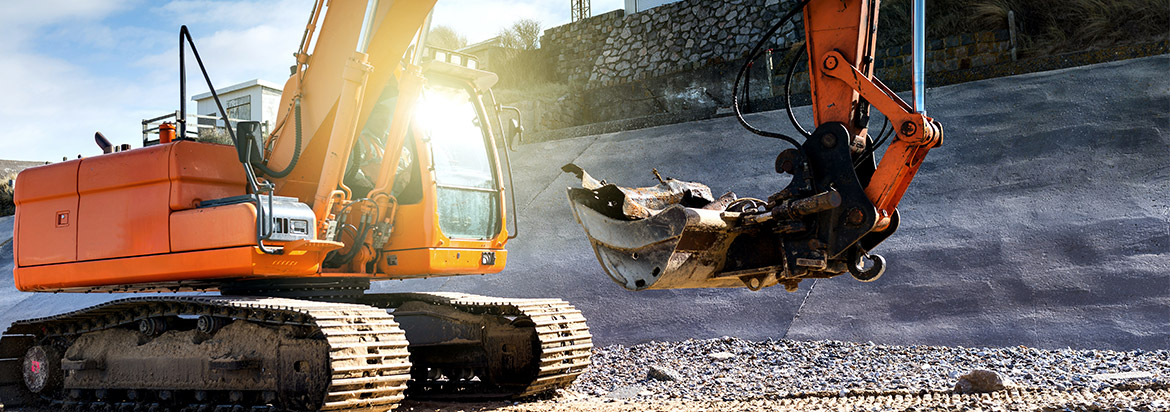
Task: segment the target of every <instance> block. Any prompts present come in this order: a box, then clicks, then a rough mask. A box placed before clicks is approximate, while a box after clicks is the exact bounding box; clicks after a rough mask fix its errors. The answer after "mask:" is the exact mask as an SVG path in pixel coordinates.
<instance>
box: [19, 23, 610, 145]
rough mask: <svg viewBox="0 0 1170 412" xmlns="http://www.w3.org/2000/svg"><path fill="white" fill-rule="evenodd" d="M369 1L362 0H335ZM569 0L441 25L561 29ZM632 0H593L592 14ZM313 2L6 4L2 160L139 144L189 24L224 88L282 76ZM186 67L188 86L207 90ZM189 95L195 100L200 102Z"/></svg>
mask: <svg viewBox="0 0 1170 412" xmlns="http://www.w3.org/2000/svg"><path fill="white" fill-rule="evenodd" d="M334 1H360V0H334ZM569 4H570V2H569V1H568V0H512V1H509V0H439V4H438V5H437V6H436V7H435V11H434V13H435V14H434V24H442V25H446V26H450V27H453V28H456V30H457V31H459V32H460V33H462V34H464V35H466V36H467V37H468V40H469V41H470V42H473V43H474V42H477V41H481V40H485V39H487V38H490V37H492V36H494V35H495V34H496V33H498V32H499V31H500V29H501V28H503V27H506V26H509V25H511V23H512V22H514V21H516V20H518V19H522V18H532V19H536V20H539V21H541V22H542V23H543V26H544V27H546V28H548V27H554V26H558V25H561V24H564V23H567V22H568V21H569ZM623 4H624V3H623V0H593V1H592V10H593V14H600V13H604V12H607V11H610V10H614V9H618V8H621V7H622V5H623ZM311 7H312V0H273V1H258V0H254V1H210V0H173V1H148V0H83V1H76V0H36V1H12V2H5V4H4V6H3V12H2V13H0V159H18V160H50V161H56V160H60V159H61V158H62V157H70V158H72V157H76V156H77V155H78V154H81V155H86V156H89V155H94V154H97V153H99V151H98V150H97V146H96V145H94V143H93V132H94V131H101V132H102V133H103V134H104V135H105V136H106V137H108V138H109V139H110V140H111V141H112V142H114V143H119V144H120V143H131V144H134V145H135V146H138V145H139V144H140V142H141V136H142V135H141V124H140V122H141V121H142V119H144V118H149V117H155V116H158V115H161V114H164V113H168V112H172V111H174V110H177V109H178V99H179V97H178V93H179V92H178V80H177V79H178V51H177V50H178V49H177V48H178V46H177V44H178V30H179V26H180V25H182V24H186V25H187V26H188V27H189V28H190V29H191V33H192V35H193V36H194V37H195V43H196V45H197V46H198V47H199V51H200V54H201V55H202V57H203V59H204V62H205V63H206V64H207V65H208V72H209V73H210V75H211V78H212V81H214V82H215V84H216V85H217V86H219V87H223V86H227V85H231V84H235V83H238V82H242V81H246V80H251V79H254V78H261V79H265V80H269V81H272V82H275V83H277V84H284V80H285V79H286V78H287V76H288V67H289V66H290V65H291V64H292V57H291V54H292V52H293V51H294V49H295V48H296V46H297V44H298V43H299V41H300V36H301V33H302V31H303V30H304V24H305V21H306V20H307V18H308V13H309V11H310V8H311ZM197 71H198V69H197V68H196V67H195V66H194V65H193V63H192V64H191V65H189V66H188V94H189V95H194V94H198V93H201V92H205V91H206V87H204V86H203V81H202V78H200V77H195V76H197V74H195V73H197ZM190 104H191V103H189V105H190Z"/></svg>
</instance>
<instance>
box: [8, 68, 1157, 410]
mask: <svg viewBox="0 0 1170 412" xmlns="http://www.w3.org/2000/svg"><path fill="white" fill-rule="evenodd" d="M1168 68H1170V55H1162V56H1155V57H1148V58H1141V59H1133V60H1125V61H1118V62H1111V63H1104V64H1098V65H1093V66H1086V67H1078V68H1072V69H1064V70H1057V71H1050V72H1043V73H1033V74H1027V75H1021V76H1014V77H1008V78H1000V79H992V80H985V81H979V82H972V83H966V84H959V85H953V86H946V87H940V88H934V89H929V90H928V91H927V103H926V108H927V111H928V114H930V115H931V116H933V117H935V118H937V119H939V120H940V121H941V122H942V124H943V125H944V127H945V129H946V141H945V142H944V144H943V146H942V147H939V148H937V149H935V150H934V151H932V152H931V155H930V156H929V157H928V158H927V160H926V162H925V164H924V166H923V167H922V169H921V170H920V172H919V173H918V176H917V178H916V180H915V182H914V183H913V184H912V185H911V187H910V190H909V192H908V195H907V196H906V197H905V198H904V199H903V201H902V206H901V208H900V211H901V216H902V226H901V228H900V230H899V231H898V233H897V234H895V235H894V236H893V237H892V238H891V239H889V240H888V241H886V242H885V243H884V244H883V245H882V246H881V247H879V249H878V250H877V253H880V254H883V255H884V256H885V257H886V258H887V259H888V261H889V266H888V270H887V272H886V275H885V276H884V277H883V278H882V279H880V280H878V281H877V282H873V283H859V282H856V281H854V280H852V279H850V278H849V277H848V276H844V277H839V278H833V279H827V280H819V281H816V282H804V283H802V284H801V285H800V289H799V290H798V291H797V292H795V293H788V292H785V291H784V290H783V289H782V288H770V289H765V290H763V291H759V292H752V291H749V290H747V289H731V290H679V291H649V292H636V293H635V292H628V291H625V290H624V289H622V288H621V287H620V286H618V285H617V284H614V283H613V282H611V281H610V280H609V279H607V278H606V277H605V275H604V273H603V272H602V271H601V269H600V266H599V265H598V263H597V262H596V259H595V258H594V256H593V253H592V251H591V250H590V247H589V243H588V241H586V239H585V237H584V235H583V234H582V233H581V229H580V227H579V226H577V224H576V223H575V222H574V221H573V217H572V215H571V212H570V210H569V207H568V205H567V200H566V197H565V188H566V187H568V186H571V185H573V184H574V182H573V178H572V177H571V176H570V175H567V174H562V173H560V171H559V168H560V166H561V165H563V164H565V163H569V162H573V163H576V164H578V165H580V166H582V167H584V168H585V169H586V170H589V171H590V172H591V173H593V174H594V175H595V176H596V177H598V178H606V179H609V180H610V181H611V182H615V183H620V184H623V185H627V186H648V185H652V184H654V183H655V182H656V181H655V179H654V176H653V174H652V173H651V169H652V168H657V169H658V171H659V172H661V174H662V175H663V176H667V177H675V178H679V179H684V180H692V181H699V182H703V183H706V184H708V185H710V186H711V187H712V190H713V191H716V192H719V193H722V192H723V191H728V190H731V191H735V192H736V193H738V194H740V195H741V196H754V197H766V196H767V195H768V194H769V193H772V192H774V191H775V190H778V189H779V188H782V187H783V186H784V184H785V183H786V179H785V178H783V177H781V176H780V175H777V174H775V173H774V172H773V170H772V168H773V166H772V163H773V159H774V156H775V155H776V154H777V153H779V152H780V151H781V150H783V149H785V148H786V147H785V145H784V143H783V142H781V141H779V140H775V139H767V138H763V137H758V136H755V135H752V134H750V133H748V132H746V131H744V130H743V129H742V128H741V127H740V126H739V125H738V124H737V122H736V121H735V119H733V118H730V117H724V118H717V119H711V120H704V121H698V122H691V123H685V124H677V125H669V126H661V127H655V128H650V129H642V130H634V131H627V132H619V133H612V134H604V135H596V136H586V137H580V138H573V139H567V140H560V141H551V142H542V143H534V144H525V145H520V146H519V147H518V151H517V152H514V153H512V156H511V158H512V160H513V163H514V164H513V165H512V168H513V170H514V172H515V178H516V182H515V183H516V187H515V194H516V201H517V205H518V209H519V210H518V219H517V220H518V225H519V226H518V229H519V231H518V234H519V238H517V239H515V240H513V241H512V242H510V243H509V245H508V248H509V251H510V255H509V259H508V260H509V262H508V264H509V266H508V268H507V269H506V270H505V271H504V272H503V273H501V274H498V275H488V276H465V277H452V278H434V279H429V280H419V281H402V282H399V281H391V282H382V283H379V284H377V285H376V286H375V290H377V291H386V292H389V291H430V290H437V291H463V292H469V293H476V294H482V295H494V296H506V297H557V298H561V299H565V300H567V301H569V302H571V303H573V304H574V305H575V306H577V307H578V308H580V309H581V310H582V311H583V313H584V315H585V317H586V318H587V319H588V320H589V324H590V327H591V328H592V333H593V335H594V336H595V338H594V340H595V342H596V343H597V344H598V346H599V347H602V349H599V350H610V349H605V348H613V347H615V346H613V345H625V346H630V345H637V344H643V343H647V342H651V341H657V342H682V341H686V340H687V339H692V338H695V339H715V338H720V337H722V336H731V337H735V338H737V339H743V340H745V341H748V342H759V341H767V340H784V341H810V342H827V341H829V340H833V341H846V342H854V343H866V342H874V343H875V344H876V345H895V346H896V345H903V346H917V345H934V346H938V347H951V348H958V347H965V348H1012V347H1025V348H1037V349H1042V350H1055V351H1059V350H1070V351H1076V350H1111V351H1118V352H1119V353H1139V352H1138V351H1139V350H1140V351H1151V350H1159V349H1162V350H1164V349H1165V348H1168V347H1170V78H1168V77H1167V76H1166V73H1167V69H1168ZM796 114H797V117H798V118H800V119H804V122H805V123H806V124H809V123H810V122H811V114H810V110H809V108H807V107H803V108H798V109H797V110H796ZM748 120H749V121H751V122H753V123H756V124H757V125H759V126H761V127H763V128H765V129H771V130H780V131H784V132H786V133H790V134H794V135H795V132H794V131H793V129H792V127H791V126H790V125H789V124H788V121H787V119H786V118H785V114H784V113H783V112H782V111H781V112H768V113H759V114H754V115H750V116H748ZM882 121H883V119H882V117H881V116H879V115H876V112H875V116H874V119H873V120H872V121H871V126H873V127H875V128H880V126H881V122H882ZM11 229H12V218H11V217H4V218H0V244H2V245H0V325H6V324H7V323H9V322H11V321H12V320H15V319H21V318H29V317H38V316H45V315H50V314H55V313H61V312H65V311H69V310H73V309H77V308H80V307H84V306H88V305H92V304H95V303H99V302H104V301H107V300H110V299H114V298H118V297H123V296H124V295H97V294H86V295H66V294H56V295H53V294H29V293H20V292H18V291H16V290H15V289H14V288H13V286H12V279H11V276H10V270H11V268H12V265H13V262H12V245H11V243H10V242H7V240H8V237H9V236H10V233H11ZM826 351H827V352H826V353H833V352H832V350H828V349H826ZM1140 353H1148V352H1140ZM1159 356H1162V358H1155V359H1154V361H1152V363H1149V364H1148V365H1129V367H1130V368H1131V369H1134V368H1137V369H1135V370H1136V371H1138V372H1144V373H1148V374H1152V376H1153V377H1154V378H1153V379H1154V382H1153V383H1149V382H1146V381H1143V382H1146V383H1143V384H1142V385H1146V386H1141V385H1138V387H1135V388H1133V390H1128V391H1121V392H1116V391H1115V389H1109V388H1105V389H1102V388H1100V387H1091V386H1089V384H1088V383H1086V384H1084V385H1081V384H1072V385H1065V386H1064V387H1063V388H1061V387H1057V386H1044V385H1040V386H1039V387H1025V388H1022V389H1021V390H1020V391H1017V392H1016V395H1012V392H1001V393H1000V395H997V396H1005V397H1010V396H1015V398H1011V399H1008V398H1004V399H1005V400H1004V401H1003V402H1000V403H1003V404H1005V405H1008V406H1002V405H1000V406H996V405H999V404H997V403H996V402H999V401H995V400H987V399H983V398H963V399H960V400H959V402H960V403H961V405H958V406H954V407H951V406H946V407H943V408H944V409H946V408H950V409H953V410H964V409H976V410H978V409H980V408H982V409H983V410H993V409H994V408H1006V409H1007V410H1019V409H1023V410H1045V409H1044V408H1049V407H1052V405H1050V404H1046V403H1044V402H1048V400H1052V399H1056V400H1057V401H1056V402H1057V405H1058V406H1057V407H1056V409H1055V410H1061V408H1065V407H1068V405H1074V406H1075V405H1082V406H1084V407H1083V408H1082V407H1075V408H1073V409H1072V410H1111V409H1110V408H1113V409H1121V408H1127V407H1131V406H1132V405H1130V404H1124V403H1122V404H1118V403H1117V402H1114V401H1112V400H1110V399H1112V398H1109V396H1113V395H1109V394H1110V393H1115V394H1119V395H1117V396H1120V397H1128V396H1131V395H1132V396H1134V397H1142V399H1146V400H1145V401H1143V402H1140V403H1138V404H1137V406H1138V408H1136V409H1134V410H1170V406H1167V405H1166V404H1165V403H1164V400H1165V399H1166V398H1167V394H1166V391H1165V388H1164V387H1159V386H1158V385H1162V384H1164V382H1165V377H1166V376H1167V373H1168V372H1167V369H1168V368H1170V365H1168V364H1167V363H1166V361H1165V358H1164V357H1165V354H1164V352H1163V353H1162V355H1159ZM696 362H700V363H702V362H708V360H705V358H701V357H700V358H697V359H696ZM1126 365H1127V363H1126V361H1118V363H1117V364H1116V365H1114V366H1108V364H1106V366H1105V367H1103V369H1101V370H1099V371H1095V372H1093V373H1102V374H1105V373H1124V372H1126V371H1125V370H1124V369H1123V367H1124V366H1126ZM1151 365H1152V366H1151ZM1158 365H1161V366H1158ZM973 366H977V364H973ZM1110 367H1115V370H1109V369H1108V368H1110ZM790 368H791V369H792V370H791V372H792V373H795V374H799V372H800V371H801V370H802V368H803V367H802V366H799V365H791V366H790ZM988 368H989V369H996V368H999V367H998V366H996V365H995V364H989V365H988ZM1051 368H1052V369H1055V370H1058V371H1059V370H1062V369H1060V368H1065V366H1061V365H1053V366H1051ZM955 369H956V370H957V369H958V368H957V367H956V368H955ZM769 376H771V375H769ZM1143 376H1145V375H1143ZM951 378H952V377H950V376H949V375H946V376H945V379H944V378H939V379H938V382H936V384H937V385H938V386H937V387H932V388H934V389H930V388H928V389H929V391H934V390H935V389H938V390H944V389H945V388H946V387H947V386H948V385H953V383H954V382H953V380H952V379H951ZM762 379H764V380H767V379H773V378H770V377H768V376H765V377H763V378H762ZM642 380H645V376H644V375H642V376H634V377H632V378H630V379H629V382H627V383H625V384H628V385H634V384H638V382H640V381H642ZM879 382H886V381H879ZM1073 382H1075V381H1073ZM1159 382H1161V383H1159ZM1119 385H1120V384H1119ZM1149 385H1153V386H1149ZM1118 387H1119V388H1124V387H1123V386H1118ZM939 388H943V389H939ZM617 389H620V387H617V386H615V387H607V388H604V389H598V390H596V391H592V390H587V391H583V390H580V388H577V389H570V390H569V391H567V392H562V393H560V394H559V395H557V396H556V397H553V398H548V399H543V400H541V399H537V400H533V401H528V402H525V403H521V404H514V403H513V402H502V401H501V402H486V403H485V402H479V403H471V404H431V403H425V402H414V401H410V402H407V403H405V404H403V405H402V406H401V407H400V409H399V410H416V411H422V410H440V411H457V410H467V411H475V410H516V411H519V410H538V411H577V410H581V411H585V410H589V411H593V410H630V411H633V410H759V409H783V408H785V407H788V406H791V405H793V404H792V403H791V402H793V401H790V400H787V399H788V398H784V397H773V398H761V399H739V398H736V399H732V400H724V399H723V397H722V396H708V397H704V398H694V397H692V398H689V399H688V398H672V397H670V396H665V397H658V395H661V394H659V393H655V392H653V391H651V392H652V393H651V394H650V395H637V394H638V393H641V391H639V392H636V393H635V394H634V395H635V396H630V397H625V398H621V397H615V396H610V395H611V393H612V392H613V391H614V390H617ZM878 389H879V390H886V389H891V388H878ZM915 390H917V389H915ZM1029 391H1039V392H1029ZM830 392H832V390H830ZM929 393H932V394H933V393H935V392H929ZM1085 393H1088V394H1089V395H1084V394H1085ZM789 395H794V394H789ZM822 395H825V396H826V399H835V400H831V402H839V401H841V399H844V398H847V397H848V396H849V393H844V394H842V393H826V394H822ZM841 395H846V396H845V397H842V396H841ZM818 396H820V395H818ZM894 396H895V397H894V398H891V399H897V396H898V395H894ZM901 396H902V399H907V398H906V394H903V395H901ZM940 396H942V395H938V396H933V395H932V399H935V398H939V397H940ZM988 396H991V395H988ZM1031 396H1039V398H1035V399H1041V400H1040V401H1036V402H1033V401H1026V400H1020V401H1019V402H1023V403H1019V404H1017V407H1012V406H1010V404H1011V402H1014V401H1015V400H1019V399H1023V398H1021V397H1031ZM1085 396H1089V398H1085ZM1074 398H1075V399H1074ZM810 399H813V401H815V399H820V398H816V397H814V398H810ZM883 399H884V398H883ZM912 399H921V398H912ZM1029 399H1032V398H1029ZM1045 399H1048V400H1045ZM1060 399H1065V400H1063V401H1062V400H1060ZM785 402H788V403H785ZM818 402H819V401H818ZM875 402H876V401H875ZM898 402H902V403H898ZM907 402H908V401H904V400H903V401H895V400H891V401H890V406H889V407H888V408H886V409H877V410H907V409H908V408H910V407H911V406H914V405H911V404H912V403H913V402H909V403H907ZM964 402H967V403H964ZM970 402H973V403H970ZM987 402H990V403H987ZM1005 402H1006V403H1005ZM1028 402H1032V403H1028ZM1118 402H1121V401H1118ZM1159 402H1163V403H1159ZM871 405H876V404H871ZM898 405H906V406H905V407H902V406H898ZM980 405H982V406H980ZM1029 405H1037V406H1029ZM1059 405H1065V406H1059ZM1085 405H1088V406H1085ZM1093 405H1097V406H1093ZM1110 405H1113V406H1110ZM1119 405H1121V406H1119ZM1125 405H1130V406H1125ZM838 406H840V405H837V406H829V407H826V409H831V408H837V407H838ZM936 406H937V405H936ZM1114 407H1115V408H1114ZM1077 408H1080V409H1077ZM1095 408H1096V409H1095ZM1142 408H1145V409H1142ZM847 409H849V408H847ZM862 409H864V408H862ZM910 410H913V409H910Z"/></svg>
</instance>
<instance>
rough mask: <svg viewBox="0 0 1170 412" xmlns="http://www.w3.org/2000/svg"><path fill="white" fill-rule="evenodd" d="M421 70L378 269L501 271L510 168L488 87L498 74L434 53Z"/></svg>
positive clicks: (402, 273)
mask: <svg viewBox="0 0 1170 412" xmlns="http://www.w3.org/2000/svg"><path fill="white" fill-rule="evenodd" d="M448 53H452V52H443V53H442V54H441V55H451V54H448ZM457 60H459V61H474V60H468V59H457ZM423 74H424V76H425V77H426V79H427V82H426V85H425V86H423V88H422V90H421V93H420V95H419V97H418V101H417V102H416V103H415V110H414V116H413V120H412V124H411V125H410V126H409V130H408V132H407V137H406V142H405V144H403V146H402V147H403V149H402V154H401V156H400V160H399V167H400V168H401V169H402V170H400V171H399V172H398V173H396V181H395V186H394V196H395V198H396V199H397V203H398V206H397V212H396V216H395V218H394V220H395V222H398V224H397V225H396V227H395V230H394V233H393V234H392V235H391V236H390V237H389V239H388V242H387V243H386V246H385V247H384V248H383V249H382V250H381V251H380V253H379V254H380V255H381V258H380V259H378V261H377V268H378V270H377V273H378V276H382V275H383V274H384V275H386V276H392V277H395V278H402V277H413V276H436V275H447V274H452V275H453V274H471V273H495V272H499V271H500V270H502V269H503V267H504V264H505V263H506V260H507V251H506V250H505V249H504V244H505V243H506V242H507V240H508V236H509V234H508V230H507V228H506V225H505V217H506V216H507V210H506V202H505V200H506V198H507V197H508V196H507V195H506V193H505V186H504V184H503V182H504V180H505V178H506V176H507V175H505V173H508V174H510V173H511V172H510V171H509V170H508V169H507V168H506V167H502V166H507V163H506V162H503V161H501V159H500V157H501V156H500V155H499V153H501V152H502V153H504V155H505V156H506V155H507V152H506V148H505V143H504V139H503V136H501V132H502V130H503V127H502V122H501V118H500V115H499V113H498V110H497V109H496V107H495V102H494V101H493V99H492V96H491V94H490V87H491V86H492V85H493V84H494V83H495V82H496V80H497V77H496V75H495V74H493V73H490V72H486V71H482V70H477V69H474V68H471V67H467V66H463V65H459V64H455V63H449V62H446V61H443V60H439V59H436V60H432V61H430V62H428V63H426V64H424V66H423ZM497 148H503V149H504V150H497Z"/></svg>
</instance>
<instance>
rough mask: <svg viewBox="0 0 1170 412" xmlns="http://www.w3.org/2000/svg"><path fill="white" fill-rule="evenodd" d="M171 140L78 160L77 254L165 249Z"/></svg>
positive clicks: (85, 256) (79, 256) (109, 254)
mask: <svg viewBox="0 0 1170 412" xmlns="http://www.w3.org/2000/svg"><path fill="white" fill-rule="evenodd" d="M171 146H172V145H157V146H151V147H146V148H142V149H138V150H130V151H126V152H120V153H114V154H108V155H103V156H95V157H89V158H85V159H82V160H81V168H80V170H79V171H78V175H77V192H78V194H80V195H81V199H80V202H79V205H78V209H79V213H78V217H77V260H95V259H108V258H115V257H124V256H142V255H152V254H158V253H167V252H170V251H171V245H170V236H169V233H170V219H169V218H170V213H171V210H170V208H168V207H167V204H168V202H169V201H170V195H171V181H170V176H169V168H168V167H167V166H168V165H167V161H168V157H167V154H168V153H169V152H170V149H171Z"/></svg>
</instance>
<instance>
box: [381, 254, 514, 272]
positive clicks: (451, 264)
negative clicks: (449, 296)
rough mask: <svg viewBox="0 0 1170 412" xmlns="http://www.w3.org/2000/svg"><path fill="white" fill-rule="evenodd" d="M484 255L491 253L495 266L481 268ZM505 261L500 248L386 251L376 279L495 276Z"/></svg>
mask: <svg viewBox="0 0 1170 412" xmlns="http://www.w3.org/2000/svg"><path fill="white" fill-rule="evenodd" d="M484 252H492V253H495V255H496V257H495V264H491V265H484V264H482V263H483V262H482V261H481V260H480V259H481V258H482V257H483V253H484ZM507 261H508V251H506V250H503V249H498V250H488V249H453V248H426V249H411V250H393V251H387V252H386V253H385V254H384V255H383V257H382V261H381V262H379V267H380V268H381V269H382V271H383V272H384V273H385V274H379V276H384V277H389V278H393V279H410V278H422V277H430V276H451V275H478V274H486V273H499V272H500V271H501V270H504V265H505V264H506V263H507ZM389 263H393V264H389Z"/></svg>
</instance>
